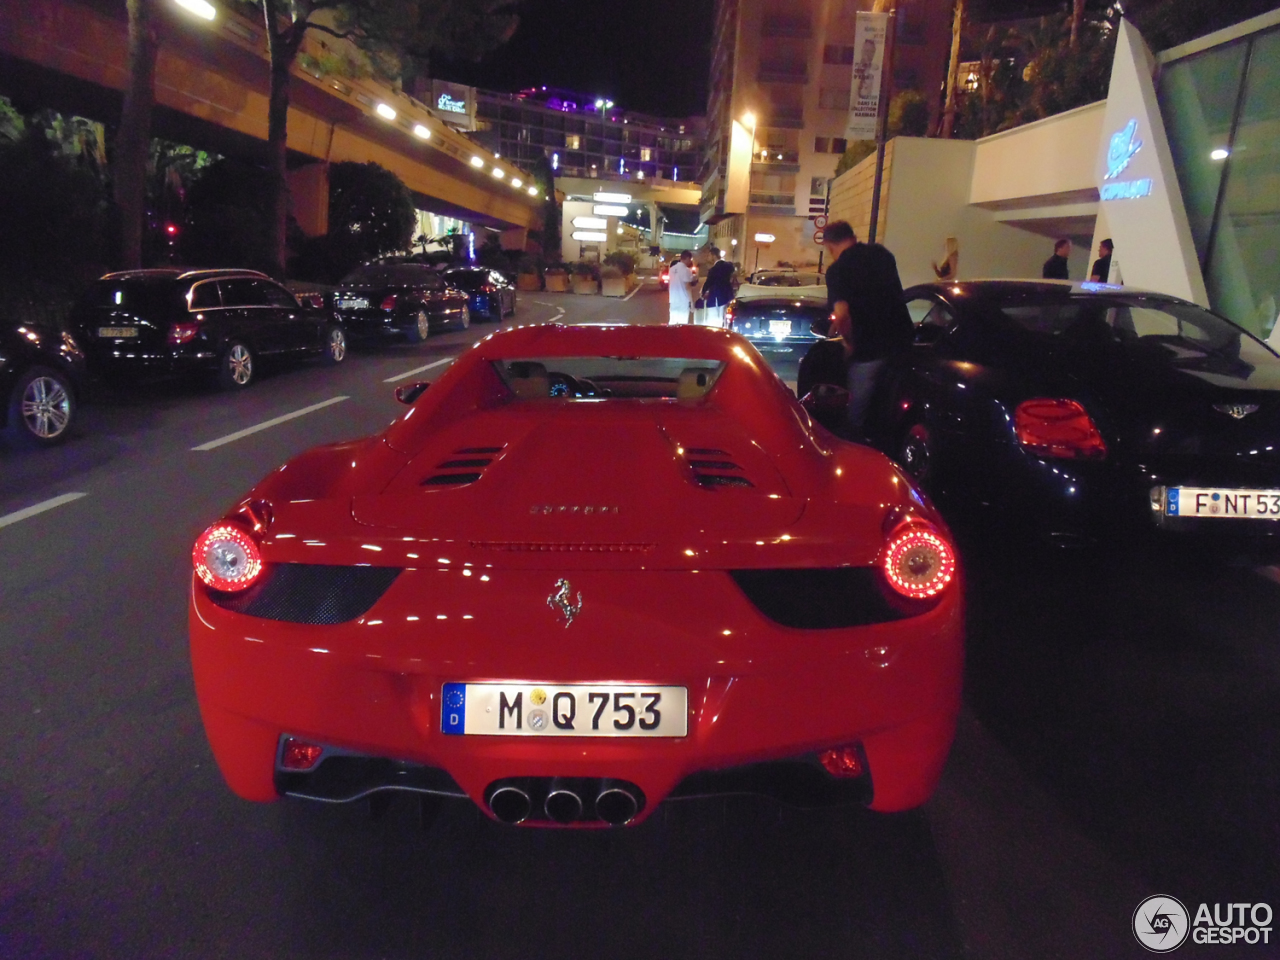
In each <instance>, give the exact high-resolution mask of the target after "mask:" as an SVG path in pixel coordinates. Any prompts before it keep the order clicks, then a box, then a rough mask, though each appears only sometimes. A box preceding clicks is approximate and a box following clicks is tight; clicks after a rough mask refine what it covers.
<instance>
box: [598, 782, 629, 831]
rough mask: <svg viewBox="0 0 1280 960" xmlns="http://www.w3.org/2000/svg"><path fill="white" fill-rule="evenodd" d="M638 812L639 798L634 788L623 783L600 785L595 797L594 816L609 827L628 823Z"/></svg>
mask: <svg viewBox="0 0 1280 960" xmlns="http://www.w3.org/2000/svg"><path fill="white" fill-rule="evenodd" d="M639 812H640V798H639V797H637V796H636V794H635V792H634V788H632V787H631V786H630V785H629V784H625V783H616V782H614V783H610V782H608V781H606V782H605V783H604V784H602V786H601V789H600V795H599V796H597V797H596V816H598V817H599V818H600V819H601V820H603V821H604V822H605V823H607V824H609V825H610V826H614V827H620V826H622V825H623V824H626V823H630V822H631V821H632V820H634V819H635V816H636V814H637V813H639Z"/></svg>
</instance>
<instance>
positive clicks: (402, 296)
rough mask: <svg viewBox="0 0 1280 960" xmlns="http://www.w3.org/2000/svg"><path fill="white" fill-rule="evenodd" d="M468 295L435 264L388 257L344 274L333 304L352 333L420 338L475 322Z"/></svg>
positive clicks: (377, 337) (369, 337) (379, 337)
mask: <svg viewBox="0 0 1280 960" xmlns="http://www.w3.org/2000/svg"><path fill="white" fill-rule="evenodd" d="M467 300H468V298H467V294H466V293H465V292H463V291H461V290H459V289H457V288H456V287H454V286H452V285H451V284H450V283H449V282H448V281H446V280H445V279H444V277H442V276H441V275H440V272H439V271H438V270H436V268H435V267H433V266H431V265H430V264H426V263H415V262H413V261H408V260H401V259H386V260H375V261H373V262H371V263H366V264H364V265H363V266H359V267H356V269H354V270H352V271H351V272H350V273H349V274H347V275H346V276H345V277H343V278H342V283H341V284H339V286H338V289H337V290H336V291H335V292H334V294H333V309H334V312H335V313H336V314H337V315H338V317H339V318H341V320H342V324H343V326H344V327H345V328H346V329H347V331H348V332H349V333H350V334H351V337H352V339H359V340H382V339H386V338H391V339H404V340H408V341H409V342H410V343H418V342H420V341H422V340H425V339H427V337H428V336H430V335H431V334H432V333H434V332H437V331H443V330H445V329H446V328H450V327H456V328H458V329H461V330H465V329H466V328H467V327H469V326H470V325H471V308H470V306H469V305H468V302H467Z"/></svg>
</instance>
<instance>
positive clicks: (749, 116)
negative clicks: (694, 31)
mask: <svg viewBox="0 0 1280 960" xmlns="http://www.w3.org/2000/svg"><path fill="white" fill-rule="evenodd" d="M873 2H874V0H717V3H716V22H715V32H714V36H713V41H712V59H711V84H710V93H709V96H708V102H707V140H706V152H705V155H704V159H703V164H702V167H701V168H700V171H699V180H700V181H701V182H702V185H703V193H702V208H701V218H702V222H703V223H706V224H709V225H710V232H711V242H712V243H715V244H716V245H717V246H719V247H720V248H721V249H722V250H725V251H726V255H727V256H730V257H731V258H732V259H734V260H737V261H739V262H740V263H742V264H743V265H744V267H745V268H746V269H747V270H752V269H755V268H756V267H757V266H759V267H762V268H763V267H768V266H774V265H776V264H778V263H792V264H795V265H797V266H799V265H804V264H809V265H812V264H816V263H817V261H818V252H819V248H818V247H817V246H816V245H815V244H814V243H813V219H812V218H813V217H815V216H817V215H818V214H821V213H822V212H823V211H824V209H825V204H826V196H827V184H828V182H829V181H830V180H831V178H832V177H833V176H834V175H835V169H836V164H837V163H838V162H839V160H840V157H841V155H842V154H843V153H844V151H845V149H846V148H847V147H848V140H847V139H846V127H847V124H848V119H849V102H850V88H851V86H852V82H853V63H854V34H855V30H856V27H857V14H858V12H860V11H869V10H871V9H872V7H873ZM951 4H952V0H897V2H896V11H895V17H894V23H895V35H894V64H893V70H892V79H891V81H889V82H888V84H887V86H888V91H887V92H888V95H889V96H893V95H895V94H897V93H899V92H901V91H904V90H917V91H919V92H920V93H922V94H923V95H924V96H925V98H926V100H927V101H928V103H929V104H930V111H931V115H932V116H933V117H936V115H937V112H938V110H939V109H940V108H941V94H942V88H943V84H944V82H945V78H946V68H947V55H948V50H949V43H950V36H951ZM892 6H895V4H893V3H892V2H890V3H889V4H884V5H883V9H886V10H887V9H890V7H892ZM748 156H749V158H750V159H749V161H748V160H747V157H748ZM748 166H749V171H748ZM757 235H759V236H761V237H765V238H767V237H772V238H773V239H772V240H762V241H759V242H758V241H756V240H755V237H756V236H757Z"/></svg>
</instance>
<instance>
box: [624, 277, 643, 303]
mask: <svg viewBox="0 0 1280 960" xmlns="http://www.w3.org/2000/svg"><path fill="white" fill-rule="evenodd" d="M643 286H644V281H643V280H641V281H640V282H639V283H637V284H636V288H635V289H634V290H632V291H631V292H630V293H628V294H627V295H626V296H625V297H623V298H622V299H623V300H630V299H631V298H632V297H634V296H635V295H636V294H637V293H639V292H640V288H641V287H643Z"/></svg>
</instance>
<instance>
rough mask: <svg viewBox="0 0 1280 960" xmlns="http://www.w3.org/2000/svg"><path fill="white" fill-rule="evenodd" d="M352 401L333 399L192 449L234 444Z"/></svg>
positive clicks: (208, 448) (341, 398)
mask: <svg viewBox="0 0 1280 960" xmlns="http://www.w3.org/2000/svg"><path fill="white" fill-rule="evenodd" d="M350 399H351V398H350V397H333V398H332V399H330V400H325V401H324V402H322V403H313V404H312V405H311V406H309V407H303V408H302V409H301V410H295V411H293V413H286V414H284V416H280V417H274V418H272V419H270V420H265V421H263V422H262V423H259V424H256V425H254V426H252V427H245V428H244V429H243V430H237V431H236V432H235V433H229V434H227V435H226V436H225V437H219V438H218V439H217V440H210V441H209V442H208V443H202V444H200V446H198V447H192V448H191V449H192V450H200V451H202V452H203V451H205V450H212V449H214V448H215V447H220V446H222V445H223V444H224V443H233V442H234V441H236V440H240V439H241V438H243V437H247V436H249V435H250V434H254V433H258V432H259V431H261V430H267V429H270V428H271V427H274V426H276V425H277V424H281V423H285V422H287V421H289V420H296V419H297V418H298V417H305V416H306V415H307V414H308V413H314V412H315V411H317V410H323V409H324V408H325V407H331V406H333V405H334V404H335V403H341V402H342V401H343V400H350Z"/></svg>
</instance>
